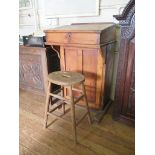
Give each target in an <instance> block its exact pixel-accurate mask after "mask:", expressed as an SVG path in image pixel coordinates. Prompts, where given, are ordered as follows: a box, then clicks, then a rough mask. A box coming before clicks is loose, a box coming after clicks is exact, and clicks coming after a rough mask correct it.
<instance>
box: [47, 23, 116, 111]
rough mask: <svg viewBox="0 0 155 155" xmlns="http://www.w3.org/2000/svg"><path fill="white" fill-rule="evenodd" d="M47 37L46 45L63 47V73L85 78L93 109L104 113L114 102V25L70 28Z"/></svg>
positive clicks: (53, 32) (83, 25)
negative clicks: (103, 110) (106, 107)
mask: <svg viewBox="0 0 155 155" xmlns="http://www.w3.org/2000/svg"><path fill="white" fill-rule="evenodd" d="M45 33H46V41H47V42H46V44H47V45H59V46H60V57H61V61H60V63H61V70H63V71H77V72H80V73H82V74H84V75H85V78H86V80H85V86H86V93H87V98H88V102H89V105H90V107H92V108H95V109H102V108H103V107H104V106H105V105H106V104H107V103H108V102H109V100H110V98H111V96H110V95H111V86H112V74H113V60H114V50H115V25H113V24H112V23H102V24H99V23H98V24H79V25H69V26H63V27H58V28H54V29H51V30H46V31H45ZM81 104H82V103H81Z"/></svg>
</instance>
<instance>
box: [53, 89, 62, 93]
mask: <svg viewBox="0 0 155 155" xmlns="http://www.w3.org/2000/svg"><path fill="white" fill-rule="evenodd" d="M61 90H63V88H59V89H57V90H55V91H54V92H53V93H59V92H60V91H61Z"/></svg>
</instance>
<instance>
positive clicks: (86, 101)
mask: <svg viewBox="0 0 155 155" xmlns="http://www.w3.org/2000/svg"><path fill="white" fill-rule="evenodd" d="M82 92H83V94H84V100H85V103H86V108H87V112H88V121H89V124H91V123H92V121H91V116H90V111H89V107H88V100H87V95H86V90H85V86H84V83H82Z"/></svg>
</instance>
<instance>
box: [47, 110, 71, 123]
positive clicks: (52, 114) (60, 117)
mask: <svg viewBox="0 0 155 155" xmlns="http://www.w3.org/2000/svg"><path fill="white" fill-rule="evenodd" d="M69 111H70V110H68V112H69ZM68 112H67V113H68ZM47 114H48V115H51V116H54V117H56V118H57V119H60V120H62V121H65V122H67V123H69V124H71V123H72V122H70V121H68V120H66V119H64V118H62V116H63V115H62V116H58V115H56V114H54V113H50V112H47Z"/></svg>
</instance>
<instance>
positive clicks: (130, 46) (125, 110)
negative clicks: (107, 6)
mask: <svg viewBox="0 0 155 155" xmlns="http://www.w3.org/2000/svg"><path fill="white" fill-rule="evenodd" d="M114 17H115V18H116V19H117V20H118V21H119V26H120V44H119V59H118V68H117V80H116V91H115V100H114V112H113V119H115V120H119V121H121V122H124V123H126V124H129V125H134V122H135V1H134V0H132V1H130V2H129V3H128V5H127V6H126V7H125V9H124V11H123V13H122V14H121V15H115V16H114Z"/></svg>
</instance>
